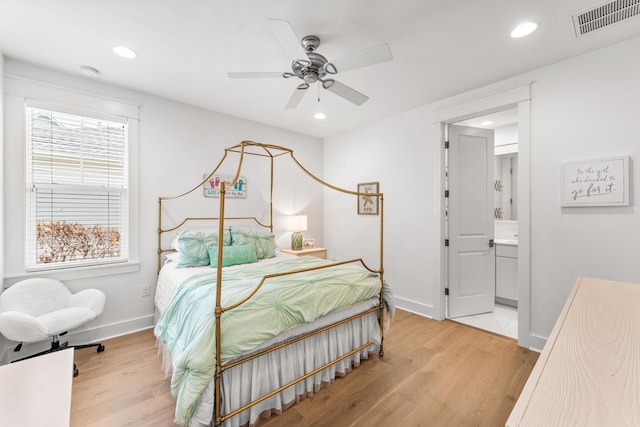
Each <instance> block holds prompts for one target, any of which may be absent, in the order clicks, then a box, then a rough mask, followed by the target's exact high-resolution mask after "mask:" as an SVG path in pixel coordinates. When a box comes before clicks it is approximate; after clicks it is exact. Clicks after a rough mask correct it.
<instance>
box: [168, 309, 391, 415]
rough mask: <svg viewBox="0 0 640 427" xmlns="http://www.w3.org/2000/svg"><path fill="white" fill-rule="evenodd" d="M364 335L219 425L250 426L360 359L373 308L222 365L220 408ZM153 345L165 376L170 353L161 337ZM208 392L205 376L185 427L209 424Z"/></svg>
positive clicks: (259, 392)
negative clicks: (244, 359)
mask: <svg viewBox="0 0 640 427" xmlns="http://www.w3.org/2000/svg"><path fill="white" fill-rule="evenodd" d="M360 311H364V310H360ZM331 322H332V321H331V319H327V324H329V323H331ZM315 327H317V325H316V326H315ZM295 335H299V333H298V334H294V335H293V336H295ZM368 341H371V342H374V343H375V344H374V345H371V346H369V347H367V348H365V349H363V350H361V351H360V352H357V353H355V354H353V355H352V356H350V357H348V358H346V359H344V360H342V361H340V362H338V363H336V364H334V365H332V366H330V367H328V368H326V369H324V370H322V371H321V372H319V373H317V374H316V375H314V376H311V377H309V378H307V379H306V380H304V381H301V382H299V383H297V384H296V385H294V386H291V387H289V388H287V389H285V390H283V391H282V392H280V393H278V394H276V395H274V396H272V397H270V398H269V399H266V400H264V401H262V402H260V403H258V404H256V405H254V406H252V407H251V408H249V409H247V410H246V411H244V412H242V413H240V414H238V415H236V416H234V417H232V418H231V419H229V420H227V421H226V422H225V423H224V424H223V426H224V427H241V426H247V425H249V426H252V425H254V424H255V423H256V422H257V421H258V420H259V419H260V417H269V416H270V415H271V414H272V413H281V412H282V411H283V410H285V409H287V408H288V407H290V406H291V405H293V404H294V403H296V402H298V401H301V400H304V399H305V398H307V397H309V396H311V395H312V394H313V393H314V392H316V391H318V390H319V389H320V388H321V387H323V386H325V385H327V384H330V383H331V382H333V381H334V380H335V378H336V376H337V377H341V376H344V375H346V374H347V373H348V372H349V371H350V370H351V368H352V367H357V366H359V365H360V360H361V359H367V358H368V356H369V354H370V353H373V352H377V351H378V348H379V344H380V324H379V322H378V316H377V313H372V314H369V315H367V316H364V317H360V318H358V319H354V320H352V321H350V322H348V323H345V324H343V325H340V326H337V327H335V328H333V329H329V330H327V331H324V332H322V333H319V334H317V335H314V336H312V337H309V338H307V339H305V340H303V341H299V342H296V343H294V344H291V345H289V346H287V347H284V348H281V349H279V350H276V351H273V352H271V353H268V354H264V355H262V356H260V357H257V358H255V359H252V360H249V361H247V362H245V363H242V364H240V365H237V366H234V367H233V368H230V369H227V370H225V371H224V372H223V373H222V380H221V383H222V396H223V397H222V413H223V414H226V413H229V412H231V411H233V410H235V409H237V408H239V407H241V406H243V405H245V404H247V403H248V402H250V401H252V400H255V399H257V398H259V397H260V396H263V395H265V394H267V393H269V392H271V391H272V390H274V389H276V388H278V387H281V386H283V385H285V384H287V383H289V382H291V381H293V380H294V379H296V378H300V377H301V376H303V375H304V374H305V373H307V372H310V371H312V370H314V369H316V368H318V367H320V366H322V365H324V364H325V363H327V362H329V361H331V360H333V359H337V358H338V357H340V356H342V355H344V354H345V353H348V352H349V351H352V350H353V349H355V348H357V347H359V346H361V345H363V344H365V343H366V342H368ZM158 349H159V352H160V353H161V354H162V364H163V369H164V372H165V375H166V376H169V375H170V374H171V370H172V364H171V362H170V360H171V359H170V356H169V354H168V352H167V351H166V349H165V346H164V345H163V344H162V343H158ZM213 395H214V381H211V383H210V384H209V385H208V386H207V388H206V390H205V392H204V393H203V395H202V398H201V400H200V403H199V405H198V408H197V410H196V413H195V415H194V417H193V418H192V419H191V422H190V424H189V426H190V427H204V426H210V425H212V424H213V423H212V417H213Z"/></svg>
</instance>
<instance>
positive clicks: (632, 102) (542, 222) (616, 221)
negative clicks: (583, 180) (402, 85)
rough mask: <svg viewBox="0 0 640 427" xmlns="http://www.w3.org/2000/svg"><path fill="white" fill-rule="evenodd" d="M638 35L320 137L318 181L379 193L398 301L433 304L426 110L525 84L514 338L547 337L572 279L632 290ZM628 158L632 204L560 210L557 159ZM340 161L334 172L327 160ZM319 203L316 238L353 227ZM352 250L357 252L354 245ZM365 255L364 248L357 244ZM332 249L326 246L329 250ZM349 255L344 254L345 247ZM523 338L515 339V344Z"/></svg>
mask: <svg viewBox="0 0 640 427" xmlns="http://www.w3.org/2000/svg"><path fill="white" fill-rule="evenodd" d="M638 75H640V38H635V39H631V40H628V41H626V42H623V43H620V44H617V45H614V46H611V47H609V48H606V49H603V50H600V51H595V52H591V53H589V54H585V55H583V56H580V57H577V58H574V59H571V60H568V61H564V62H562V63H558V64H555V65H552V66H549V67H546V68H543V69H540V70H536V71H534V72H531V73H528V74H526V75H522V76H517V77H515V78H513V79H510V80H506V81H502V82H499V83H496V84H495V85H491V86H488V87H484V88H479V89H477V90H474V91H473V92H469V93H465V94H461V95H459V96H456V97H454V98H451V99H447V100H443V101H441V102H438V103H436V104H433V105H427V106H424V107H421V108H418V109H416V110H413V111H411V112H408V113H404V114H401V115H398V116H395V117H391V118H388V119H387V120H384V121H381V122H378V123H375V124H372V125H370V126H366V127H363V128H361V129H358V130H354V131H351V132H346V133H343V134H340V135H337V136H334V137H331V138H327V139H326V140H325V148H324V151H325V176H327V177H330V178H331V179H333V180H337V181H341V182H344V183H347V184H349V185H352V186H354V185H355V180H356V179H360V178H367V179H369V180H372V181H380V183H381V188H382V190H383V191H384V193H385V199H386V200H387V203H386V208H387V209H386V211H385V213H387V216H386V218H385V223H386V224H385V226H386V232H385V270H386V273H387V274H386V277H387V278H388V280H389V283H390V285H391V287H392V289H393V290H394V291H395V295H396V297H397V303H398V305H399V306H401V307H408V308H410V309H412V310H414V311H418V312H420V313H422V314H425V315H428V316H431V315H433V314H434V311H433V308H434V307H436V306H437V305H438V304H439V302H438V298H437V297H435V296H436V295H438V293H437V292H439V289H440V287H441V283H439V280H440V279H439V277H440V274H441V273H442V271H441V269H440V266H439V264H438V262H436V261H434V260H436V259H438V258H439V253H438V251H437V249H436V247H434V245H429V244H426V245H425V244H424V242H425V241H429V239H432V238H433V237H434V236H438V232H439V229H438V227H439V224H438V221H435V222H431V223H430V219H431V218H433V217H432V216H431V217H430V212H434V211H435V212H437V211H438V207H437V206H435V207H434V206H433V205H434V204H437V203H438V202H437V201H438V200H440V197H438V196H437V195H435V197H434V194H433V192H434V190H433V189H434V188H435V189H438V188H439V186H438V182H437V180H439V179H440V178H439V177H440V172H441V171H438V170H436V169H438V168H439V167H440V166H439V165H440V162H439V159H437V157H438V156H439V154H438V153H439V152H440V151H439V148H438V147H439V146H440V143H441V142H440V140H439V135H437V134H434V132H430V131H429V130H428V126H430V125H431V123H432V122H434V121H436V119H435V117H436V113H432V111H434V110H436V109H439V108H443V107H444V106H452V105H457V104H462V103H464V102H471V101H473V100H477V99H479V98H482V97H483V96H489V95H493V94H496V93H499V92H501V91H504V90H505V89H509V88H514V87H517V86H520V85H521V84H522V82H525V81H532V82H533V84H532V101H531V115H530V119H531V131H530V146H531V165H530V166H531V169H530V170H531V174H530V180H531V186H530V194H531V202H530V204H531V216H530V227H531V260H530V262H531V291H530V307H529V310H530V330H529V331H528V336H527V337H524V340H523V341H521V342H524V343H537V342H539V341H540V339H539V338H542V339H544V338H546V337H548V335H549V333H550V332H551V329H552V326H553V324H554V323H555V321H556V319H557V316H558V314H559V312H560V310H561V308H562V306H563V304H564V302H565V300H566V298H567V296H568V294H569V292H570V289H571V288H572V286H573V284H574V282H575V280H576V278H577V277H578V276H592V277H601V278H607V279H613V280H621V281H629V282H636V283H640V269H638V268H637V260H638V259H639V257H640V246H638V242H640V211H639V210H638V208H637V207H636V203H637V201H638V188H640V178H639V176H640V174H638V173H637V172H636V171H634V168H635V166H636V165H637V162H638V159H639V158H640V157H639V154H640V142H639V138H640V135H639V134H640V125H638V117H640V85H638V83H637V76H638ZM614 155H629V156H630V158H631V180H632V181H631V186H630V189H631V194H632V195H631V202H632V205H631V206H630V207H614V208H560V190H559V188H558V184H559V182H560V163H561V162H563V161H568V160H579V159H590V158H598V157H609V156H614ZM338 160H340V161H341V162H342V164H349V165H350V167H348V168H347V167H338V166H337V165H336V162H337V161H338ZM336 206H339V205H338V204H337V202H336V201H335V200H334V199H333V198H330V197H325V230H326V232H325V240H326V245H327V246H328V247H329V248H335V247H338V246H340V245H341V244H342V236H341V234H340V233H338V232H335V228H337V227H336V224H339V229H340V230H349V229H352V228H358V227H360V226H361V223H362V222H363V219H362V218H358V217H356V216H338V215H337V214H335V213H334V212H335V211H336V210H335V209H334V207H336ZM352 246H354V247H355V246H358V245H357V242H356V243H354V244H352ZM363 249H364V248H363ZM334 250H335V249H334ZM345 250H346V249H345ZM521 339H522V337H521Z"/></svg>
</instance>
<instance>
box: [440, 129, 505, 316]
mask: <svg viewBox="0 0 640 427" xmlns="http://www.w3.org/2000/svg"><path fill="white" fill-rule="evenodd" d="M493 159H494V152H493V130H491V129H477V128H471V127H464V126H456V125H449V153H448V184H449V185H448V189H449V207H448V227H449V230H448V231H449V255H448V264H449V265H448V288H449V298H448V302H449V312H448V317H460V316H469V315H472V314H479V313H487V312H491V311H493V307H494V302H495V289H496V288H495V267H496V265H495V250H494V247H493V245H492V244H490V241H491V242H493V221H494V218H493V215H494V206H493V205H494V195H493V191H494V189H493Z"/></svg>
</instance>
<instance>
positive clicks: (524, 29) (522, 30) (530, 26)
mask: <svg viewBox="0 0 640 427" xmlns="http://www.w3.org/2000/svg"><path fill="white" fill-rule="evenodd" d="M536 28H538V24H536V23H535V22H523V23H522V24H520V25H518V26H517V27H516V28H514V29H513V31H511V37H513V38H514V39H519V38H520V37H524V36H528V35H529V34H531V33H533V32H534V31H535V30H536Z"/></svg>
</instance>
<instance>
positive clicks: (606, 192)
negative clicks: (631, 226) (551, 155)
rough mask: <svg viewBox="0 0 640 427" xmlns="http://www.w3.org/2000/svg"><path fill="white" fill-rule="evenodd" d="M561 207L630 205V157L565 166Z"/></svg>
mask: <svg viewBox="0 0 640 427" xmlns="http://www.w3.org/2000/svg"><path fill="white" fill-rule="evenodd" d="M561 179H562V181H561V183H560V184H561V189H562V196H561V197H562V204H561V206H562V207H583V206H587V207H588V206H629V156H618V157H608V158H602V159H593V160H581V161H573V162H565V163H562V178H561Z"/></svg>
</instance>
